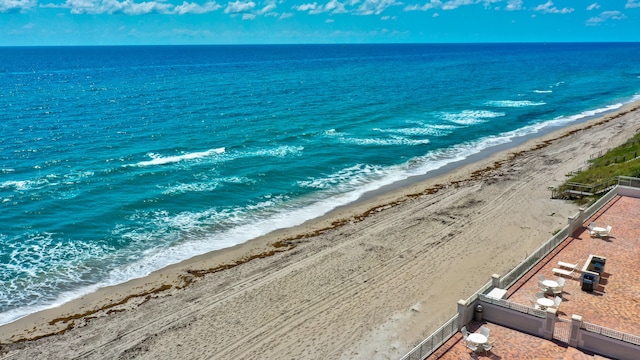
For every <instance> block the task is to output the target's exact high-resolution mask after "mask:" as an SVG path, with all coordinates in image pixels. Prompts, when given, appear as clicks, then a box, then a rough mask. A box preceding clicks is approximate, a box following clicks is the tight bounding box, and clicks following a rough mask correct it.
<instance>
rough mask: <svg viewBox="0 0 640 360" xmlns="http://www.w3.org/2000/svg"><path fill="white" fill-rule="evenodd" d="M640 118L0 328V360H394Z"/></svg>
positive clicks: (528, 148)
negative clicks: (558, 191)
mask: <svg viewBox="0 0 640 360" xmlns="http://www.w3.org/2000/svg"><path fill="white" fill-rule="evenodd" d="M638 109H640V104H639V103H635V104H630V105H628V106H626V107H625V108H623V109H622V110H621V111H618V112H617V113H612V114H607V115H606V116H604V117H602V118H598V119H594V120H591V121H589V122H586V123H582V124H578V125H575V126H573V127H571V128H565V129H562V130H559V131H556V132H554V133H551V134H547V135H545V136H543V137H541V138H537V139H533V140H530V141H528V142H527V143H525V144H523V145H521V146H519V147H518V148H516V149H510V150H506V151H503V152H500V153H497V154H494V155H492V156H491V157H489V158H486V159H483V160H481V161H478V162H475V163H472V164H467V165H465V166H463V167H460V168H458V169H456V170H453V171H451V172H449V173H447V174H445V175H442V176H439V177H437V178H433V179H429V180H426V181H423V182H420V183H417V184H413V185H411V186H408V187H405V188H402V189H396V190H393V191H390V192H388V193H385V194H383V195H379V196H376V197H372V198H370V199H367V200H366V201H362V202H359V203H357V204H354V205H352V206H348V207H344V208H341V209H338V210H336V211H334V212H332V213H331V214H329V215H328V216H325V217H322V218H319V219H316V220H314V221H310V222H308V223H306V224H304V225H301V226H298V227H295V228H291V229H285V230H281V231H277V232H275V233H273V234H269V235H268V236H265V237H262V238H259V239H256V240H253V241H251V242H249V243H247V244H243V245H239V246H236V247H234V248H232V249H227V250H223V251H217V252H214V253H211V254H207V255H204V256H200V257H198V258H194V259H191V260H189V261H186V262H184V263H181V264H178V265H176V266H173V267H171V268H167V269H163V270H161V271H158V272H157V273H154V274H152V275H151V276H149V277H146V278H144V279H139V280H136V281H132V282H130V283H127V284H123V285H120V286H115V287H111V288H107V289H102V290H100V291H98V292H97V293H94V294H91V295H88V296H85V297H84V298H82V299H79V300H77V301H73V302H71V303H68V304H66V305H64V306H62V307H60V308H56V309H52V310H49V311H45V312H41V313H38V314H34V315H32V316H29V317H26V318H23V319H20V320H18V321H16V322H14V323H11V324H8V325H5V326H2V327H0V344H1V345H0V358H3V359H45V358H46V359H69V358H90V359H133V358H136V359H154V360H158V359H173V360H175V359H205V358H206V359H254V358H255V359H257V358H260V359H320V358H322V359H397V358H399V357H401V356H402V355H404V354H405V353H406V352H408V351H409V350H410V349H411V348H413V347H414V346H415V345H416V344H418V343H419V342H420V341H421V340H422V339H423V338H425V337H426V336H428V335H429V334H430V333H431V332H432V331H433V330H434V329H436V328H437V327H439V326H440V325H441V324H442V323H443V322H444V321H446V320H448V319H449V318H450V317H451V316H452V315H454V314H455V311H456V302H457V301H458V300H459V299H466V298H467V297H468V296H470V295H471V294H472V293H473V292H474V291H475V290H477V289H478V288H479V287H481V286H482V285H484V284H485V283H487V282H488V281H489V280H490V277H491V275H492V274H494V273H497V274H506V273H507V272H508V271H509V270H510V269H512V268H513V267H514V266H515V265H516V264H517V263H518V262H520V261H521V260H523V259H524V258H525V257H526V256H527V255H528V254H530V253H531V252H532V251H533V250H535V249H536V248H537V247H538V246H539V245H541V244H542V243H543V242H545V241H546V240H547V239H549V238H550V237H551V236H552V233H553V232H554V231H557V230H559V229H561V228H562V227H563V226H565V225H566V223H567V217H569V216H571V215H573V214H574V213H575V212H576V211H577V205H575V204H573V203H569V202H566V201H561V200H552V199H550V195H551V192H550V191H549V189H548V188H549V187H551V186H557V185H559V184H561V183H562V182H563V181H564V180H565V174H567V173H568V172H570V171H572V170H575V169H577V168H580V167H581V166H584V165H585V162H586V160H588V159H589V156H590V155H592V154H594V153H597V152H598V151H600V150H603V149H609V148H612V147H615V146H618V145H620V144H622V143H623V142H624V141H625V140H627V139H628V138H629V137H631V136H632V135H633V134H635V133H636V131H637V130H638V129H639V128H640V111H639V110H638ZM234 265H236V266H234Z"/></svg>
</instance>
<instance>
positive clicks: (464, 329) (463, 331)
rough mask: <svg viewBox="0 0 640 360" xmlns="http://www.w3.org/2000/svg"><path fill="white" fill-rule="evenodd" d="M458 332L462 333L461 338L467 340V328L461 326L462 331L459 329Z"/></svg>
mask: <svg viewBox="0 0 640 360" xmlns="http://www.w3.org/2000/svg"><path fill="white" fill-rule="evenodd" d="M460 332H461V333H462V338H463V339H465V340H467V337H468V336H469V331H468V330H467V327H466V326H463V327H462V329H460Z"/></svg>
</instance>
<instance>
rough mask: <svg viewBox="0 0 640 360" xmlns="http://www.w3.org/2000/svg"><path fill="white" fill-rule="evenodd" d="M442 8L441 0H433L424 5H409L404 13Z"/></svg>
mask: <svg viewBox="0 0 640 360" xmlns="http://www.w3.org/2000/svg"><path fill="white" fill-rule="evenodd" d="M440 7H442V1H440V0H431V1H429V2H427V3H424V5H417V4H416V5H407V6H406V7H405V8H404V11H427V10H431V9H437V8H440Z"/></svg>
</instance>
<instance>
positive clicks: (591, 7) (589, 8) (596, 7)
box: [587, 3, 600, 11]
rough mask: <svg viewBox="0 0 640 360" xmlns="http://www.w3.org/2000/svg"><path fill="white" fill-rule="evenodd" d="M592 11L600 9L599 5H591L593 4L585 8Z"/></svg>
mask: <svg viewBox="0 0 640 360" xmlns="http://www.w3.org/2000/svg"><path fill="white" fill-rule="evenodd" d="M594 9H600V5H599V4H598V3H593V4H591V5H589V6H587V10H588V11H591V10H594Z"/></svg>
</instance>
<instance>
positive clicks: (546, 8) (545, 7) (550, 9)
mask: <svg viewBox="0 0 640 360" xmlns="http://www.w3.org/2000/svg"><path fill="white" fill-rule="evenodd" d="M533 10H534V11H541V12H543V13H545V14H569V13H572V12H573V11H574V10H575V9H574V8H562V9H558V8H557V7H555V6H553V1H551V0H549V1H547V2H546V3H545V4H540V5H538V6H536V7H535V8H534V9H533Z"/></svg>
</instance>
